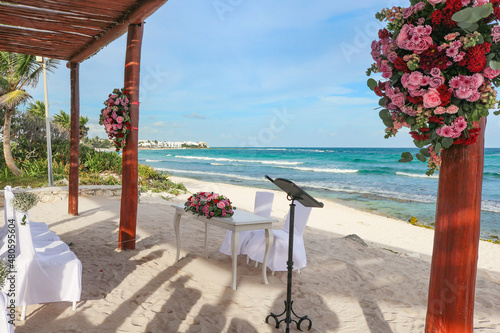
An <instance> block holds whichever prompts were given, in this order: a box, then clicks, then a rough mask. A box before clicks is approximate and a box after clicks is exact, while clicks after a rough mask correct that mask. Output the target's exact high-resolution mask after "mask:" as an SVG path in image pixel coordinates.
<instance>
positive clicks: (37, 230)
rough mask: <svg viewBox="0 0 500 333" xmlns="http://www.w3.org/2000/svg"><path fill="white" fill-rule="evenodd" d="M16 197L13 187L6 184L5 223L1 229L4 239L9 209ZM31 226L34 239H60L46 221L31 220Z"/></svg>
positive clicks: (1, 235) (1, 237) (0, 234)
mask: <svg viewBox="0 0 500 333" xmlns="http://www.w3.org/2000/svg"><path fill="white" fill-rule="evenodd" d="M13 199H14V193H13V192H12V187H10V186H6V187H5V191H4V213H5V224H4V226H3V228H2V229H1V230H0V239H3V238H4V236H5V235H6V234H7V224H8V221H7V211H8V210H9V209H13V205H12V200H13ZM29 226H30V228H31V235H32V236H33V241H35V243H36V242H38V241H58V240H60V239H59V236H57V235H56V234H55V233H53V232H52V231H50V230H49V227H48V226H47V224H46V223H44V222H30V223H29Z"/></svg>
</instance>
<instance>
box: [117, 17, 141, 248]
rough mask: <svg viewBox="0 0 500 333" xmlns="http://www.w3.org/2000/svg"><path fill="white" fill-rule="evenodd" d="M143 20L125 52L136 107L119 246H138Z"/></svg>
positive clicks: (131, 28) (128, 149) (132, 30)
mask: <svg viewBox="0 0 500 333" xmlns="http://www.w3.org/2000/svg"><path fill="white" fill-rule="evenodd" d="M143 24H144V23H139V24H131V25H130V26H129V28H128V35H127V53H126V56H125V89H126V90H127V91H128V93H129V97H130V101H131V103H132V107H131V108H130V118H131V123H132V131H131V132H130V133H129V135H128V137H127V143H126V145H125V147H124V148H123V154H122V158H123V161H122V201H121V208H120V231H119V235H118V249H120V250H133V249H135V233H136V223H137V201H138V195H139V193H138V188H137V186H138V171H137V168H138V157H137V153H138V138H139V133H138V131H139V78H140V67H141V66H140V65H141V45H142V32H143Z"/></svg>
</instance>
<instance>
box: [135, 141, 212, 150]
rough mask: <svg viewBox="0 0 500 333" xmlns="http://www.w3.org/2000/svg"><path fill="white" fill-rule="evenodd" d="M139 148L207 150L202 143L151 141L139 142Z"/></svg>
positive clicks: (206, 146) (204, 143)
mask: <svg viewBox="0 0 500 333" xmlns="http://www.w3.org/2000/svg"><path fill="white" fill-rule="evenodd" d="M138 145H139V148H178V149H179V148H183V147H185V146H188V147H200V148H208V144H207V143H206V142H203V141H198V142H196V141H151V140H139V142H138Z"/></svg>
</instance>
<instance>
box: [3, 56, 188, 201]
mask: <svg viewBox="0 0 500 333" xmlns="http://www.w3.org/2000/svg"><path fill="white" fill-rule="evenodd" d="M34 58H35V57H32V56H27V55H22V54H15V53H7V52H0V116H1V117H4V125H3V128H2V135H3V145H2V146H1V147H0V153H1V154H2V155H3V156H4V159H2V160H0V188H3V187H4V186H6V185H11V186H30V187H42V186H47V183H48V177H47V175H48V163H47V144H46V124H45V105H44V103H43V102H41V101H34V102H32V103H30V104H29V105H27V107H26V111H22V110H19V109H18V107H19V106H21V105H23V104H26V103H27V102H28V101H29V100H30V99H31V95H30V94H29V93H28V92H26V90H25V89H26V88H27V87H32V86H34V85H36V83H37V81H38V76H39V74H40V73H41V69H42V68H41V67H40V65H39V64H38V63H36V61H35V59H34ZM56 64H57V62H56V61H49V62H48V66H47V67H48V69H49V70H51V69H53V68H54V66H55V65H56ZM87 122H88V118H87V117H80V142H81V143H80V156H79V161H80V170H79V180H80V184H82V185H119V184H121V171H122V170H121V168H122V158H121V155H119V154H118V153H116V152H104V151H99V150H98V149H94V147H96V148H109V147H111V146H112V143H111V142H110V141H109V140H106V139H99V138H98V137H96V138H94V139H88V138H87V132H88V127H86V126H85V125H86V124H87ZM69 130H70V115H68V114H67V113H65V112H64V111H63V110H60V111H59V113H58V114H56V115H55V116H54V120H53V121H51V122H50V131H51V141H52V168H53V178H54V183H55V184H56V185H57V184H65V183H66V182H67V179H68V177H69V155H70V147H69V146H70V141H69ZM139 186H140V188H141V190H142V191H153V192H168V193H171V194H173V195H177V194H179V193H183V192H185V191H186V189H185V187H184V185H182V184H177V183H174V182H172V181H171V180H170V179H169V175H168V174H167V173H165V172H160V171H157V170H155V169H154V168H152V167H150V166H146V165H139Z"/></svg>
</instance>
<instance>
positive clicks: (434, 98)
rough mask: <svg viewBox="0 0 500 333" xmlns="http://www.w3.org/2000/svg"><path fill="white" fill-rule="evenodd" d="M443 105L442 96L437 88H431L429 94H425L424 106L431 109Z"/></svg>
mask: <svg viewBox="0 0 500 333" xmlns="http://www.w3.org/2000/svg"><path fill="white" fill-rule="evenodd" d="M439 105H441V98H440V97H439V93H438V91H437V90H436V89H434V88H430V89H429V91H428V92H427V94H425V95H424V108H426V109H430V108H435V107H437V106H439Z"/></svg>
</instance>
